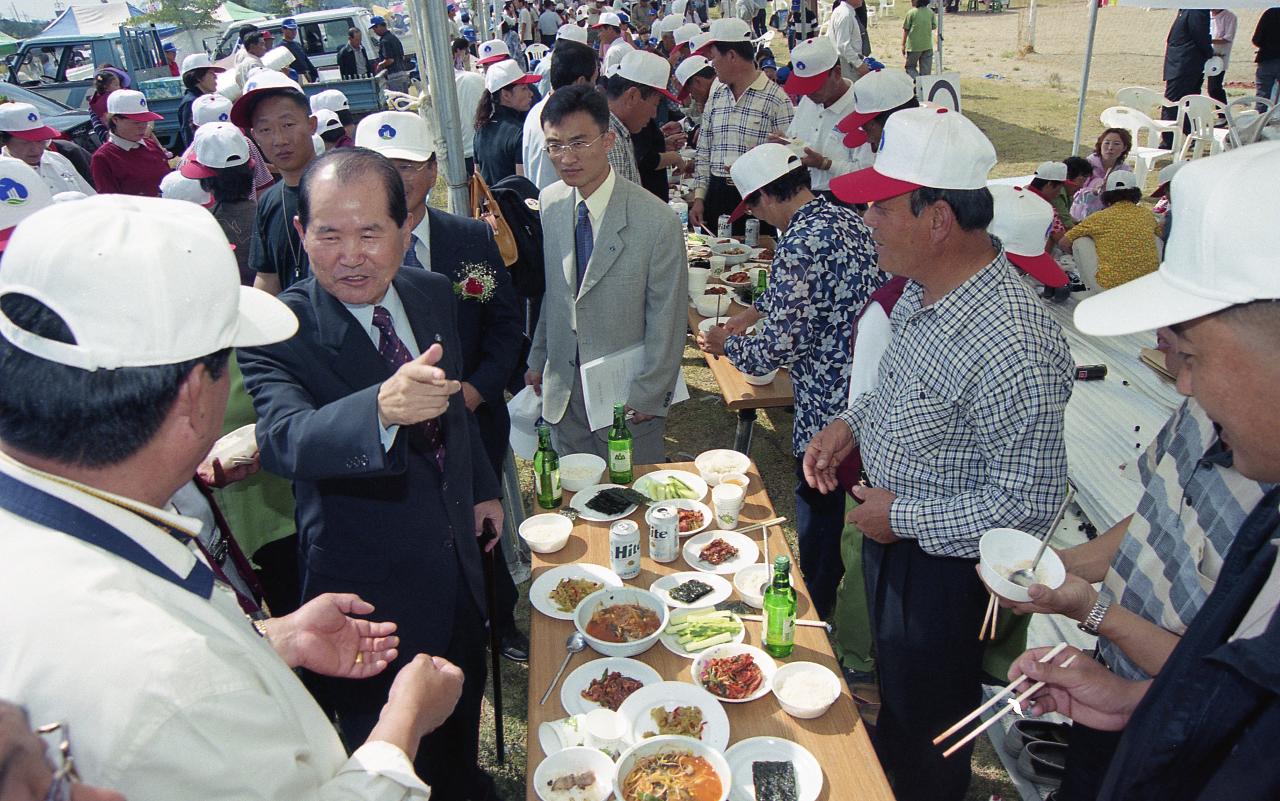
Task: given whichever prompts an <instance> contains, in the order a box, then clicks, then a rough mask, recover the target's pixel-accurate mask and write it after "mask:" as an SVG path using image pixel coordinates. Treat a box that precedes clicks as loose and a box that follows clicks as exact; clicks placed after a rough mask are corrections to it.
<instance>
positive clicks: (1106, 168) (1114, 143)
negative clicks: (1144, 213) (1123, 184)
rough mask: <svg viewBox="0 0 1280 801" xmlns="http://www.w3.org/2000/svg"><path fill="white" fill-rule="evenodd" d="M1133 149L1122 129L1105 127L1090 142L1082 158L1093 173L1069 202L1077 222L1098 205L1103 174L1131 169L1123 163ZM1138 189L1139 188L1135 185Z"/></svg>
mask: <svg viewBox="0 0 1280 801" xmlns="http://www.w3.org/2000/svg"><path fill="white" fill-rule="evenodd" d="M1132 149H1133V137H1132V136H1131V135H1130V134H1129V132H1128V131H1126V130H1124V129H1123V128H1108V129H1107V130H1105V131H1103V132H1102V135H1101V136H1099V137H1098V141H1097V142H1095V143H1094V145H1093V152H1092V153H1090V154H1089V156H1088V158H1087V159H1086V161H1088V162H1089V164H1090V166H1092V167H1093V172H1092V173H1091V174H1090V175H1089V176H1088V177H1087V178H1085V180H1084V184H1083V185H1082V186H1081V187H1080V189H1078V190H1077V191H1076V194H1075V198H1074V199H1073V200H1072V201H1071V217H1072V218H1073V219H1075V220H1076V221H1077V222H1078V221H1080V220H1083V219H1084V218H1085V217H1088V216H1089V215H1090V214H1093V213H1094V212H1095V211H1098V210H1099V209H1101V208H1102V192H1103V190H1104V187H1105V185H1106V183H1107V176H1108V175H1110V174H1111V173H1112V172H1115V171H1119V170H1128V171H1130V172H1132V171H1133V168H1132V167H1130V166H1129V165H1128V164H1125V163H1124V160H1125V159H1126V158H1128V156H1129V151H1130V150H1132ZM1138 188H1139V189H1141V188H1142V187H1138Z"/></svg>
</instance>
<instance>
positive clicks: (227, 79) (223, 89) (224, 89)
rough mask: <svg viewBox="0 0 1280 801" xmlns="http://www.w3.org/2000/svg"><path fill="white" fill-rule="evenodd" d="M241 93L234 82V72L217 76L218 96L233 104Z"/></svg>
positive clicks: (238, 85)
mask: <svg viewBox="0 0 1280 801" xmlns="http://www.w3.org/2000/svg"><path fill="white" fill-rule="evenodd" d="M242 93H243V90H242V89H241V88H240V84H239V83H238V82H237V81H236V74H235V73H234V72H223V73H220V74H219V75H218V94H220V95H222V96H223V97H225V98H226V99H228V100H230V101H231V102H232V103H234V102H235V101H237V100H239V99H240V95H241V94H242Z"/></svg>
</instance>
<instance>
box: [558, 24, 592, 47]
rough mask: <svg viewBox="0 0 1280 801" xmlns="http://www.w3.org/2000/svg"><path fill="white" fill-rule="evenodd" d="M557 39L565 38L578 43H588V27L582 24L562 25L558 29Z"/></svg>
mask: <svg viewBox="0 0 1280 801" xmlns="http://www.w3.org/2000/svg"><path fill="white" fill-rule="evenodd" d="M556 38H557V39H565V40H568V41H570V42H577V43H578V44H586V43H587V29H586V28H584V27H582V26H581V25H561V26H560V29H559V30H557V31H556Z"/></svg>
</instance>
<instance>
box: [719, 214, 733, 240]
mask: <svg viewBox="0 0 1280 801" xmlns="http://www.w3.org/2000/svg"><path fill="white" fill-rule="evenodd" d="M716 236H717V237H719V238H720V239H728V238H729V237H731V236H733V223H732V222H730V221H729V215H728V214H721V215H720V220H719V223H718V224H717V225H716Z"/></svg>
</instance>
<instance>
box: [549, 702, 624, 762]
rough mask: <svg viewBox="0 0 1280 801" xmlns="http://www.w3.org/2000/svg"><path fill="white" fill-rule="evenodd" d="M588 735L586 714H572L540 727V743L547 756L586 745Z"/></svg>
mask: <svg viewBox="0 0 1280 801" xmlns="http://www.w3.org/2000/svg"><path fill="white" fill-rule="evenodd" d="M605 711H608V710H605ZM587 737H588V734H587V716H586V715H571V716H570V717H567V718H561V719H560V720H553V721H550V722H548V723H543V724H542V725H541V726H539V727H538V744H539V745H541V746H542V753H544V754H546V755H547V756H551V755H552V754H554V753H556V752H557V751H563V750H564V749H566V748H572V747H573V746H575V745H586V744H587Z"/></svg>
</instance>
